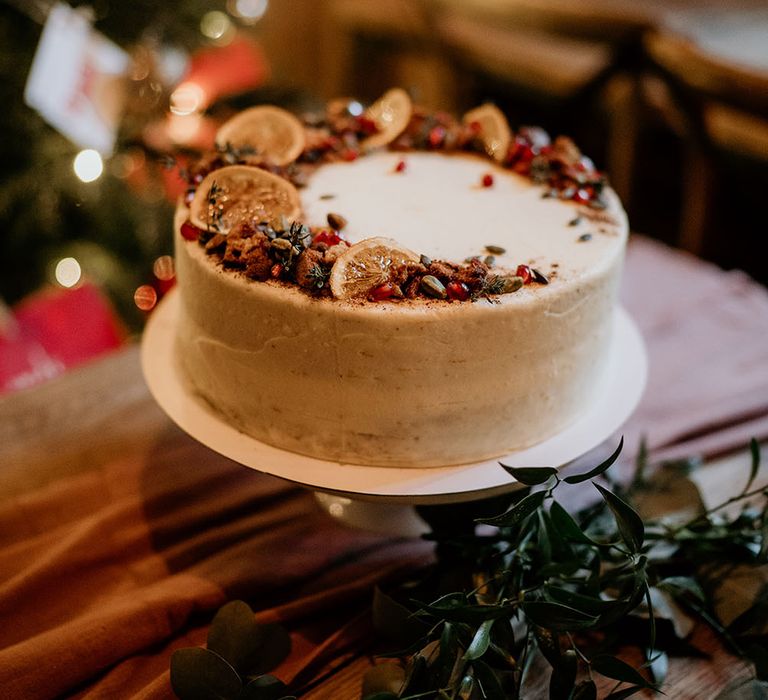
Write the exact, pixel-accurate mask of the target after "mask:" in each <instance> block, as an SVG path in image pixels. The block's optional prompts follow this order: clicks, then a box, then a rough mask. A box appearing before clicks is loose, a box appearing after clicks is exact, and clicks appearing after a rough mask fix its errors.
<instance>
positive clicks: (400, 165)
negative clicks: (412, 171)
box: [395, 160, 406, 173]
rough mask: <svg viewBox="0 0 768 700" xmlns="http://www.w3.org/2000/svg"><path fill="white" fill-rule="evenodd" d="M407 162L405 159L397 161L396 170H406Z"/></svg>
mask: <svg viewBox="0 0 768 700" xmlns="http://www.w3.org/2000/svg"><path fill="white" fill-rule="evenodd" d="M405 168H406V164H405V161H404V160H399V161H397V165H396V166H395V172H396V173H402V172H405Z"/></svg>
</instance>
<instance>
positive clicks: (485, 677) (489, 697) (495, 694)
mask: <svg viewBox="0 0 768 700" xmlns="http://www.w3.org/2000/svg"><path fill="white" fill-rule="evenodd" d="M472 668H473V669H474V671H475V678H476V679H477V682H478V683H479V684H480V692H481V697H482V698H483V700H509V697H508V696H507V694H506V693H505V692H504V690H503V688H502V687H501V683H500V682H499V679H498V678H497V677H496V674H495V673H494V672H493V669H491V667H490V666H489V665H488V664H486V663H483V662H482V661H480V660H479V659H478V660H475V661H473V662H472Z"/></svg>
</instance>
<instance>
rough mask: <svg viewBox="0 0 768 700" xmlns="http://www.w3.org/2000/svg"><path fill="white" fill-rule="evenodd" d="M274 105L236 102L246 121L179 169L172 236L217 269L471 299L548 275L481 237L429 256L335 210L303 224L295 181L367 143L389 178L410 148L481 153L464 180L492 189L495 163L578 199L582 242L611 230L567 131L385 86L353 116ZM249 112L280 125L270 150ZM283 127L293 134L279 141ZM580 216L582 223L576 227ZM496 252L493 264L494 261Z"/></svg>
mask: <svg viewBox="0 0 768 700" xmlns="http://www.w3.org/2000/svg"><path fill="white" fill-rule="evenodd" d="M280 111H281V110H279V109H278V108H274V107H270V108H269V109H260V108H253V109H252V110H247V113H248V115H247V116H248V118H247V119H244V118H243V114H246V113H241V114H240V115H238V116H236V117H234V118H233V119H232V120H230V122H227V123H226V124H225V125H224V126H223V127H222V129H221V130H220V132H219V134H220V135H221V134H224V136H225V137H226V140H225V141H224V142H223V143H221V142H220V139H217V141H219V142H218V143H217V148H216V151H215V152H214V153H210V154H206V155H205V156H203V157H201V158H200V159H199V160H197V161H196V162H194V163H192V164H190V165H189V166H188V167H187V168H186V169H185V170H184V171H183V175H184V177H185V179H186V181H187V183H188V185H189V186H188V190H187V192H186V196H185V204H186V205H187V206H189V207H190V220H187V221H186V222H184V223H183V224H182V226H181V230H180V232H181V235H182V237H183V238H184V239H185V240H187V241H189V243H188V244H189V245H192V244H193V243H195V242H196V243H197V244H198V245H200V246H202V247H203V249H204V250H205V252H206V253H207V254H208V255H209V256H211V258H212V259H213V260H215V261H216V262H217V263H219V264H220V265H221V266H222V267H223V268H224V269H225V270H231V271H236V272H239V273H241V274H242V275H243V276H244V277H245V278H247V279H249V280H253V281H254V282H263V281H266V280H279V281H280V282H282V283H286V284H291V285H295V286H297V287H298V288H300V289H302V290H304V291H306V292H307V293H308V294H311V295H313V296H317V297H321V298H322V297H328V298H330V297H335V298H344V299H360V300H368V301H370V302H382V301H396V300H398V299H419V298H423V299H431V300H445V301H447V302H471V301H474V300H477V299H480V298H486V299H489V300H491V301H493V300H494V299H495V298H496V297H497V296H498V295H501V294H511V293H514V292H517V291H518V290H520V289H521V288H523V287H524V286H527V285H533V286H536V285H547V284H548V283H549V281H550V279H552V280H554V279H555V278H556V277H557V270H556V269H555V268H556V267H557V265H555V264H551V269H550V270H548V272H547V275H545V274H543V273H542V272H541V271H540V270H539V269H537V268H535V267H533V266H532V264H524V263H522V262H520V264H517V265H515V264H514V263H512V264H511V265H510V264H509V255H507V251H506V250H505V249H504V248H503V247H502V246H500V245H497V244H496V243H495V242H493V241H489V242H487V243H486V244H485V246H484V250H483V255H472V256H470V257H468V258H466V259H465V260H464V261H463V262H461V263H459V262H455V261H450V260H447V259H435V260H433V259H431V258H430V257H429V253H430V251H410V250H408V249H405V248H403V247H402V245H400V244H399V243H398V242H397V241H392V240H389V239H385V238H377V237H376V236H377V234H376V233H375V232H370V234H369V235H371V236H374V237H373V238H367V239H363V240H361V241H360V242H358V243H355V244H352V243H350V241H349V240H348V239H347V235H346V234H345V228H346V227H347V219H346V216H345V213H344V212H343V211H340V212H336V211H329V212H328V213H327V226H326V225H323V226H317V225H313V226H307V225H305V223H303V222H302V218H303V216H302V215H306V212H300V211H299V210H298V209H297V202H298V201H299V197H298V194H296V193H295V191H296V188H304V187H306V185H307V184H308V183H309V182H310V181H311V179H312V175H313V174H314V173H315V172H317V171H318V169H319V168H320V167H321V166H323V165H328V164H333V163H344V162H353V161H355V160H357V159H358V157H366V154H367V153H368V152H370V151H373V150H382V149H387V150H389V151H394V152H396V153H397V154H398V155H399V158H398V159H397V160H396V161H395V162H394V165H393V166H392V167H391V171H390V174H391V175H392V176H395V177H398V176H407V173H408V171H409V157H408V154H409V153H412V152H417V151H418V152H421V151H423V152H437V153H442V154H452V155H458V154H468V155H473V154H474V157H475V158H477V157H480V158H486V159H487V162H488V169H487V172H483V173H482V174H481V175H480V176H479V177H478V179H477V181H476V182H475V183H474V184H473V185H471V186H472V187H474V188H477V189H491V188H494V187H496V186H497V179H498V178H497V176H496V169H497V168H501V169H502V170H503V171H508V172H513V173H517V174H518V175H521V176H524V177H527V178H529V180H530V181H531V182H532V183H533V184H534V185H536V186H539V187H541V194H540V196H541V198H542V199H558V200H564V201H567V202H571V203H574V204H576V205H578V207H577V208H575V216H574V215H571V218H570V219H569V220H568V221H567V224H566V226H567V227H573V228H575V229H577V231H576V233H577V235H575V236H574V237H573V240H574V242H577V243H579V244H588V243H589V242H590V241H592V240H593V237H594V236H595V235H601V234H606V235H611V234H613V235H617V233H616V231H617V230H618V227H619V222H618V221H617V220H616V219H615V218H614V216H613V215H612V214H611V212H610V211H608V203H607V200H606V199H605V192H606V178H605V176H604V175H603V174H602V173H600V172H598V171H597V170H596V168H595V166H594V164H593V163H592V161H591V160H590V159H589V158H587V157H586V156H583V155H582V154H581V152H580V150H579V149H578V148H577V146H576V145H575V144H574V143H573V141H571V140H570V139H568V138H566V137H562V136H560V137H557V138H556V139H554V140H552V139H550V137H549V135H548V134H547V133H546V132H545V131H544V130H542V129H539V128H536V127H523V128H521V129H519V130H518V131H517V132H516V133H513V132H512V131H511V130H510V129H509V125H508V124H507V122H506V119H505V118H504V116H503V114H502V113H501V112H500V111H499V110H498V109H496V108H495V107H493V106H490V105H484V106H483V107H479V108H477V109H475V110H472V111H471V112H469V113H467V115H465V117H464V119H463V120H457V119H455V118H454V117H452V116H451V115H448V114H446V113H443V112H439V113H434V114H432V113H428V112H426V111H425V110H422V109H420V108H417V107H414V106H413V105H411V103H410V100H409V99H408V98H407V93H405V92H403V91H402V90H393V91H389V92H388V93H386V94H385V95H384V96H383V97H382V98H380V100H378V101H377V102H375V103H374V104H373V105H371V107H369V109H368V110H366V111H365V112H363V113H362V114H357V115H355V114H353V113H352V111H351V110H350V103H349V102H346V101H334V102H331V103H329V104H328V106H327V108H326V110H325V112H324V113H322V114H309V115H304V116H303V117H302V118H301V121H299V122H296V121H291V120H295V118H294V117H293V116H292V115H289V116H288V117H285V118H282V117H281V116H280ZM260 114H261V115H264V114H266V115H268V117H269V119H270V121H271V123H278V124H279V125H280V126H281V127H282V126H283V124H287V125H289V126H290V129H288V128H285V127H283V130H282V131H281V132H280V141H279V150H277V148H278V147H277V146H275V138H274V128H272V130H271V131H270V128H268V127H270V124H267V125H263V124H260V123H259V119H260V118H263V116H262V117H259V115H260ZM286 114H288V113H286ZM238 120H239V121H238ZM296 123H298V124H300V125H301V127H302V129H301V130H297V128H296V127H295V124H296ZM240 124H246V125H247V129H244V128H239V125H240ZM292 133H293V134H294V138H295V139H296V143H295V144H291V143H290V142H286V140H290V138H291V134H292ZM252 134H253V135H254V136H252V139H253V141H252V142H250V143H249V142H248V138H249V135H252ZM265 135H266V136H265ZM267 137H269V138H267ZM259 139H262V140H261V141H260V140H259ZM270 139H271V140H270ZM286 153H287V154H290V155H291V156H292V157H293V159H292V160H288V159H287V158H286V155H285V154H286ZM278 155H279V157H278ZM286 161H287V162H286ZM278 163H279V164H278ZM505 177H508V176H506V175H505ZM335 197H336V195H335V193H333V192H323V193H322V194H320V195H319V196H318V197H317V200H318V202H333V200H334V199H335ZM585 223H586V227H587V228H589V230H587V231H583V230H581V229H584V228H585V226H584V224H585ZM512 254H514V251H512ZM500 256H504V261H503V264H499V262H498V261H497V258H498V257H500Z"/></svg>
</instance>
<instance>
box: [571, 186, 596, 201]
mask: <svg viewBox="0 0 768 700" xmlns="http://www.w3.org/2000/svg"><path fill="white" fill-rule="evenodd" d="M590 199H592V192H590V190H588V189H586V188H585V187H582V188H581V189H579V190H576V192H575V194H574V195H573V201H574V202H578V203H579V204H585V203H586V202H588V201H589V200H590Z"/></svg>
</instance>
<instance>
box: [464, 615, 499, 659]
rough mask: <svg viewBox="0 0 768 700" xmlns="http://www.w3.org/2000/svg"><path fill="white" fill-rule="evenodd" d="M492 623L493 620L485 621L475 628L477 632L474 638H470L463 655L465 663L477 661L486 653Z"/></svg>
mask: <svg viewBox="0 0 768 700" xmlns="http://www.w3.org/2000/svg"><path fill="white" fill-rule="evenodd" d="M494 622H495V620H493V619H490V620H486V621H485V622H483V623H482V624H481V625H480V627H478V628H477V632H475V636H474V637H473V638H472V643H471V644H470V645H469V647H467V651H466V652H465V653H464V659H465V661H474V660H475V659H479V658H480V657H481V656H483V654H485V652H486V651H488V645H489V644H490V643H491V628H492V627H493V623H494Z"/></svg>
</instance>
